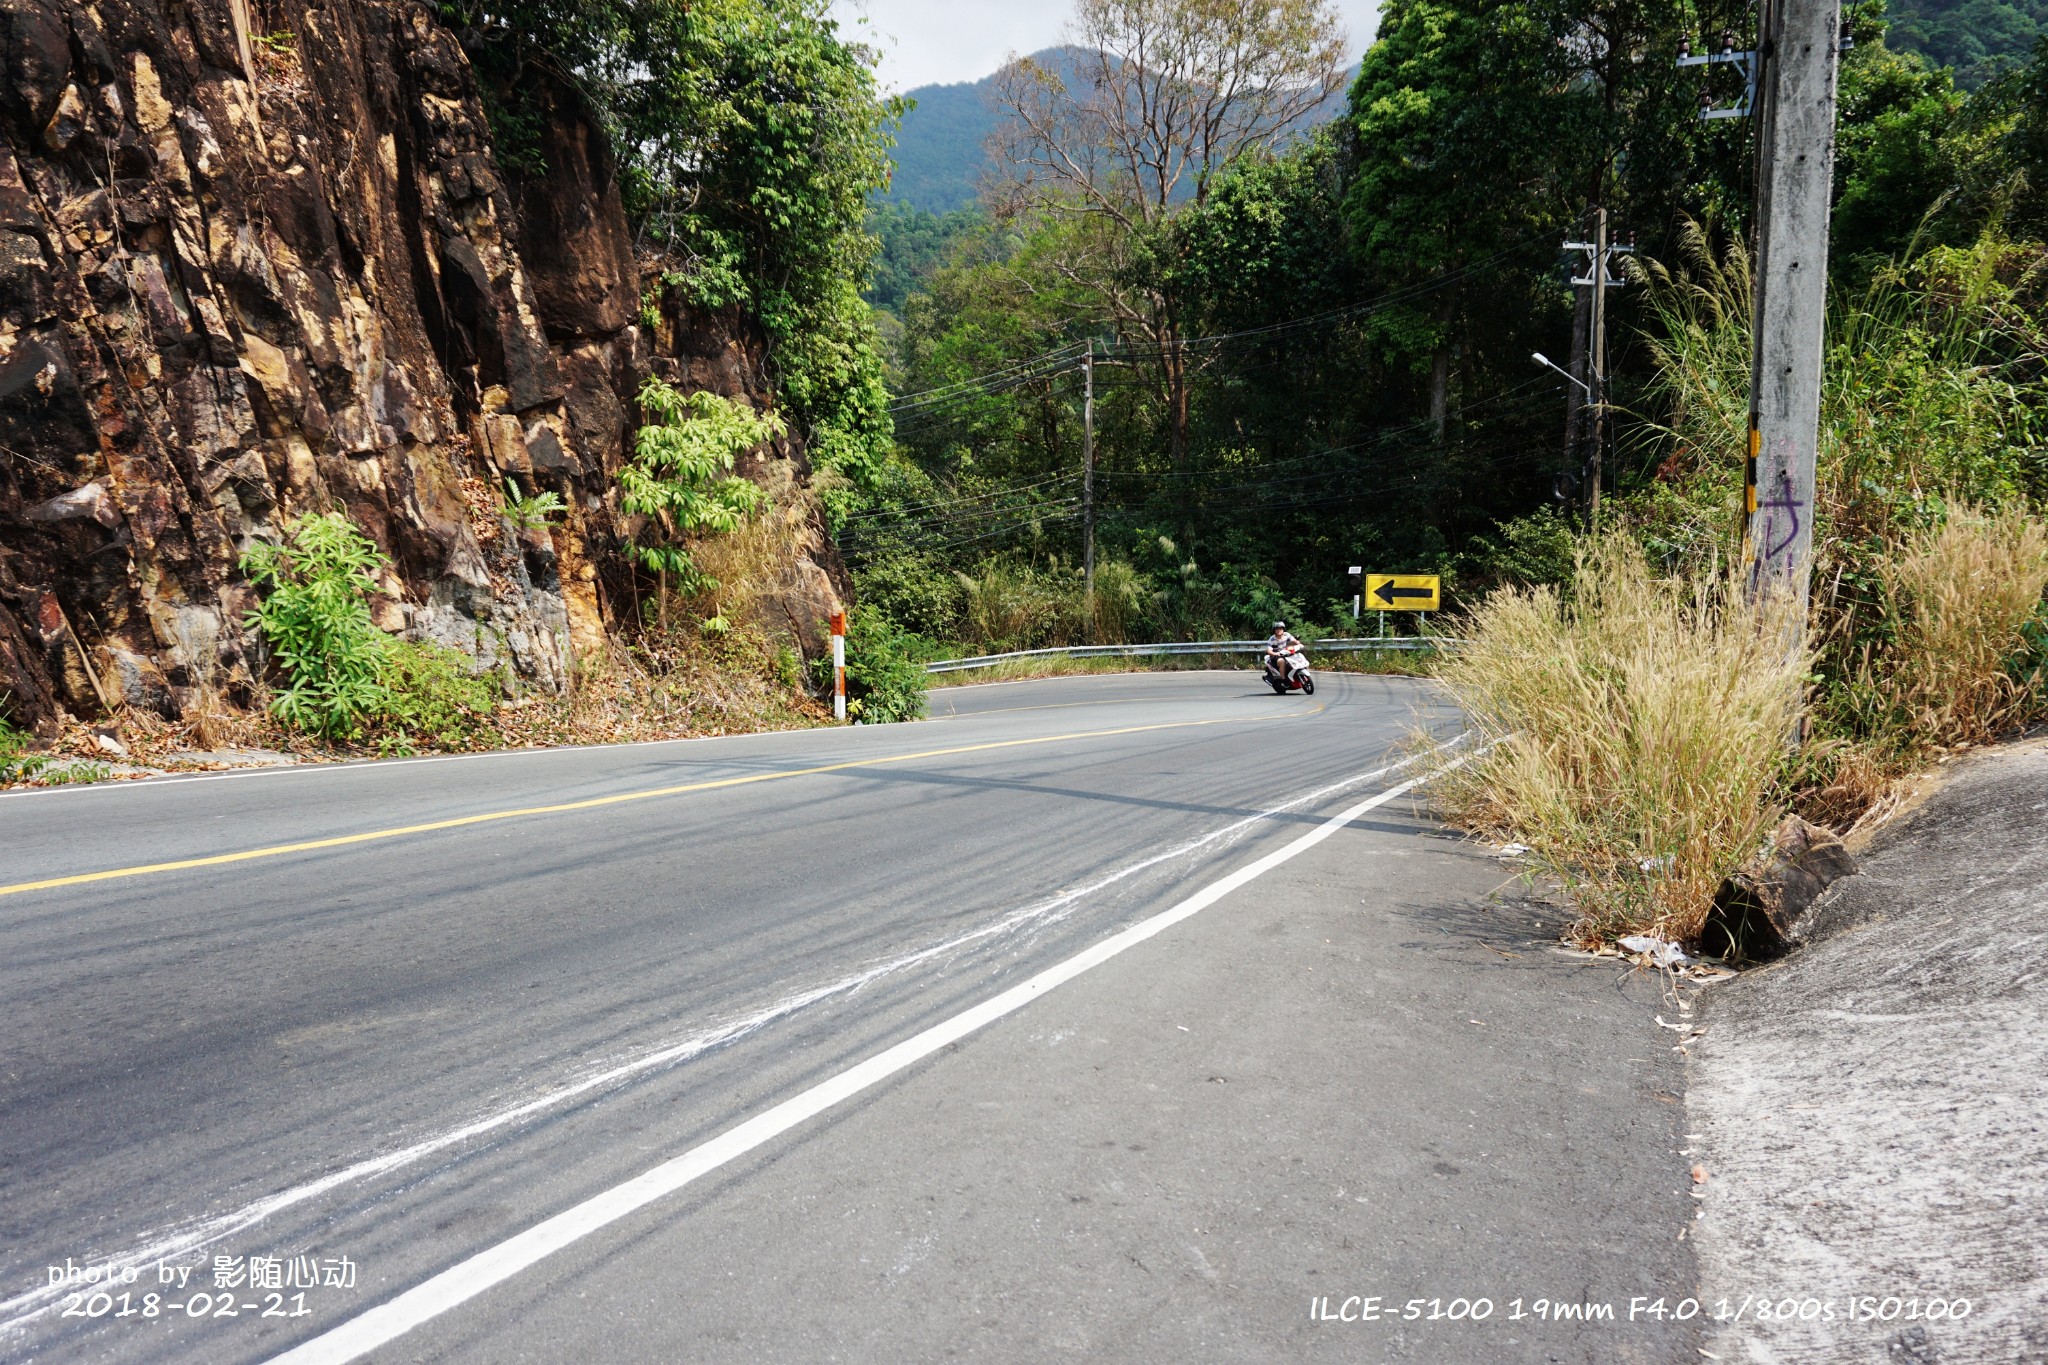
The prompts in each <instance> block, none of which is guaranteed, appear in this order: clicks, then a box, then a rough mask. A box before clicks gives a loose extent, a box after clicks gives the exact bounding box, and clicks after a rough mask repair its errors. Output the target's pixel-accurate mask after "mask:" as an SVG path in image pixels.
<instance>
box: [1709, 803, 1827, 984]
mask: <svg viewBox="0 0 2048 1365" xmlns="http://www.w3.org/2000/svg"><path fill="white" fill-rule="evenodd" d="M1855 874H1856V860H1855V858H1854V857H1852V856H1851V855H1850V853H1849V850H1848V849H1847V848H1846V847H1844V846H1843V844H1842V841H1841V840H1840V839H1837V838H1836V837H1835V836H1834V835H1832V834H1830V833H1829V832H1828V831H1826V830H1824V829H1822V828H1820V827H1819V826H1818V825H1810V824H1808V823H1807V822H1806V821H1804V820H1802V819H1800V818H1799V817H1798V816H1796V815H1791V816H1787V817H1786V818H1785V821H1784V823H1783V824H1781V825H1779V826H1778V828H1777V831H1776V832H1775V833H1774V834H1773V835H1772V836H1771V843H1770V846H1769V847H1768V848H1767V849H1766V850H1765V851H1764V852H1763V853H1762V854H1760V855H1759V856H1758V857H1756V858H1755V859H1753V860H1751V862H1750V863H1749V864H1748V865H1746V866H1745V867H1743V868H1741V869H1740V870H1738V871H1737V872H1736V873H1735V874H1734V875H1733V876H1731V877H1730V878H1729V879H1728V880H1727V881H1726V882H1724V883H1723V884H1722V886H1721V890H1720V892H1719V893H1718V894H1717V895H1716V896H1715V897H1714V908H1713V909H1712V910H1711V911H1710V912H1709V913H1708V916H1707V922H1706V926H1705V928H1703V929H1702V930H1701V931H1700V948H1701V951H1703V952H1705V953H1707V954H1708V955H1710V956H1714V957H1727V958H1731V959H1736V960H1743V959H1750V960H1759V961H1761V960H1765V959H1769V958H1774V957H1780V956H1783V955H1784V954H1785V953H1787V952H1789V951H1791V950H1792V949H1793V948H1795V947H1797V946H1798V945H1799V944H1800V943H1802V942H1803V941H1805V940H1806V938H1807V937H1808V936H1809V931H1810V929H1811V928H1812V924H1811V918H1810V914H1811V912H1812V910H1813V909H1814V905H1815V902H1817V901H1818V900H1819V899H1820V898H1821V895H1822V893H1823V892H1825V891H1826V890H1827V889H1828V887H1829V886H1831V885H1833V884H1834V883H1835V882H1837V881H1839V880H1840V879H1842V878H1843V877H1851V876H1854V875H1855Z"/></svg>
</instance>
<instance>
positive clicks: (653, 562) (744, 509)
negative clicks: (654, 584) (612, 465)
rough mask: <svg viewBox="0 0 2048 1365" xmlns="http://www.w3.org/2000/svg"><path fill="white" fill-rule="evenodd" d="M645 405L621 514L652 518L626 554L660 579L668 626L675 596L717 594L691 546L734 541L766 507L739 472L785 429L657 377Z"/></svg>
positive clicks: (622, 478)
mask: <svg viewBox="0 0 2048 1365" xmlns="http://www.w3.org/2000/svg"><path fill="white" fill-rule="evenodd" d="M639 399H640V407H641V411H642V412H643V413H644V414H645V415H646V418H647V421H646V423H645V425H643V426H642V427H641V428H640V429H639V431H638V432H636V433H634V436H633V455H632V458H631V459H630V460H628V461H627V462H626V465H625V467H624V468H623V469H621V470H620V471H619V493H620V497H619V506H620V507H621V508H622V509H624V510H625V511H626V512H627V513H629V514H631V515H634V516H642V517H646V518H647V526H646V528H645V529H644V530H643V531H642V532H641V533H640V538H639V540H638V542H637V543H635V544H631V545H628V546H627V547H626V549H627V553H629V554H631V555H632V556H633V558H634V559H635V560H637V561H638V562H639V563H640V564H641V565H642V566H643V567H645V568H648V569H651V570H653V571H654V572H655V573H657V574H659V575H660V576H661V588H660V593H661V595H660V598H659V601H658V612H657V614H658V615H660V616H661V617H662V618H663V619H664V620H665V619H666V613H667V611H668V597H669V591H670V589H671V588H674V589H675V590H676V591H679V592H681V593H683V594H685V595H689V594H694V593H699V592H703V591H707V590H710V589H714V588H716V587H717V586H718V585H717V583H716V582H715V581H712V580H710V579H708V578H706V577H705V575H704V574H702V573H700V572H699V571H698V569H697V565H696V562H695V561H694V560H692V559H691V558H690V554H689V551H688V549H687V548H686V547H685V542H686V541H687V540H688V538H689V537H691V536H696V535H705V534H729V533H731V532H733V531H735V530H737V529H739V526H740V523H741V522H743V521H745V520H746V518H747V517H749V516H751V515H752V514H753V513H754V511H755V510H756V509H758V508H759V507H760V505H761V500H762V493H761V490H760V488H759V487H758V486H756V485H755V484H753V483H752V482H750V481H748V480H746V479H741V478H735V477H733V472H732V471H733V465H734V464H735V462H736V461H737V460H738V459H739V457H740V455H741V454H743V453H744V452H746V451H748V450H751V449H753V448H754V447H755V446H757V445H760V444H761V443H762V442H764V441H768V440H772V439H773V438H774V437H776V436H778V435H780V434H781V433H782V429H783V428H782V420H781V419H780V418H778V417H776V416H775V415H774V414H773V413H769V414H766V415H764V416H756V415H755V414H754V412H753V411H752V410H751V409H750V408H748V407H747V406H746V405H745V404H743V403H738V402H735V401H733V400H732V399H730V398H720V397H719V396H718V395H717V394H715V393H690V394H685V393H682V392H680V391H679V390H677V389H675V388H674V387H672V386H670V385H668V384H666V383H663V382H662V381H661V380H660V379H656V378H652V377H650V378H649V379H648V380H647V382H646V383H645V384H642V385H641V386H640V394H639Z"/></svg>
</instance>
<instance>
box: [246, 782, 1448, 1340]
mask: <svg viewBox="0 0 2048 1365" xmlns="http://www.w3.org/2000/svg"><path fill="white" fill-rule="evenodd" d="M1469 757H1470V755H1469V754H1466V755H1460V756H1459V757H1458V758H1455V759H1453V760H1452V761H1451V762H1450V763H1449V764H1448V765H1447V767H1451V768H1454V767H1457V766H1459V765H1460V764H1462V763H1464V762H1465V761H1466V760H1467V759H1468V758H1469ZM1429 776H1430V774H1424V775H1423V776H1422V777H1417V778H1411V779H1410V780H1408V781H1406V782H1403V783H1401V784H1399V785H1398V786H1394V787H1390V788H1388V789H1387V790H1386V791H1383V792H1380V793H1379V794H1378V795H1376V796H1371V797H1368V798H1366V799H1365V800H1363V801H1360V802H1359V803H1358V804H1356V805H1354V806H1352V807H1350V808H1349V809H1347V810H1344V811H1340V812H1338V813H1337V814H1336V815H1333V816H1331V817H1330V818H1329V819H1328V820H1325V821H1324V822H1323V823H1322V824H1321V825H1318V826H1317V827H1316V828H1315V829H1313V830H1310V831H1309V832H1308V833H1307V834H1304V835H1302V836H1301V837H1300V838H1298V839H1296V840H1294V841H1293V842H1292V843H1290V844H1288V845H1286V846H1285V847H1283V848H1279V849H1276V850H1274V851H1273V852H1271V853H1268V854H1266V855H1265V856H1264V857H1262V858H1259V859H1257V860H1256V861H1254V862H1251V863H1247V864H1246V865H1245V866H1243V867H1241V868H1239V869H1238V870H1237V871H1235V872H1233V873H1231V874H1230V875H1228V876H1226V877H1223V878H1221V879H1220V880H1218V881H1214V882H1211V883H1210V884H1209V885H1208V886H1206V887H1204V888H1203V889H1202V890H1200V891H1197V892H1196V893H1195V894H1194V895H1192V896H1189V897H1187V898H1186V899H1185V900H1182V901H1180V902H1179V903H1178V904H1176V905H1174V906H1172V907H1170V908H1169V909H1166V910H1162V911H1160V912H1159V913H1158V914H1156V915H1154V916H1152V917H1151V918H1150V919H1146V920H1141V921H1139V922H1138V923H1137V924H1134V925H1132V926H1131V927H1130V928H1128V929H1125V930H1123V931H1122V932H1120V933H1117V934H1114V935H1112V936H1110V937H1109V938H1106V939H1104V940H1102V941H1101V942H1100V943H1097V944H1096V945H1094V946H1093V947H1091V948H1085V949H1083V950H1082V951H1080V952H1078V953H1076V954H1074V956H1072V957H1070V958H1068V959H1067V960H1066V961H1064V962H1062V963H1060V964H1058V965H1057V966H1054V967H1048V968H1047V969H1046V970H1044V971H1042V972H1040V973H1038V974H1037V975H1036V976H1033V977H1031V978H1030V979H1029V980H1027V981H1024V982H1022V983H1021V984H1019V985H1016V986H1013V987H1011V988H1010V989H1009V990H1006V991H1004V992H1003V993H1002V994H1000V995H998V996H995V997H994V998H992V999H989V1000H986V1001H983V1002H982V1003H981V1004H979V1005H975V1006H973V1007H972V1008H970V1009H967V1010H964V1011H962V1012H961V1013H959V1014H956V1015H954V1016H953V1017H952V1018H950V1019H947V1020H945V1021H944V1022H942V1023H938V1024H934V1025H933V1026H932V1027H930V1028H928V1029H926V1030H924V1031H923V1032H922V1033H919V1034H916V1035H915V1036H913V1037H910V1038H906V1039H904V1040H903V1041H902V1042H900V1043H898V1044H896V1045H895V1046H894V1047H891V1048H889V1049H887V1050H885V1051H883V1052H880V1053H878V1054H876V1055H875V1056H873V1057H870V1058H868V1059H867V1060H866V1061H864V1062H861V1063H859V1064H857V1065H855V1066H853V1067H851V1068H849V1069H848V1070H845V1071H842V1072H840V1073H839V1074H838V1075H836V1076H834V1077H832V1078H831V1079H829V1080H826V1081H821V1082H820V1083H818V1084H817V1085H814V1086H812V1087H811V1088H810V1089H808V1090H805V1091H804V1092H802V1093H801V1094H799V1095H796V1096H794V1097H792V1098H790V1099H787V1100H784V1101H783V1102H782V1103H780V1104H778V1105H776V1106H775V1107H774V1108H772V1109H769V1110H767V1111H766V1112H764V1113H762V1114H759V1115H757V1116H756V1117H754V1118H751V1119H748V1120H747V1121H746V1122H744V1123H741V1124H739V1125H738V1126H737V1127H734V1128H731V1129H728V1130H727V1131H725V1132H724V1133H721V1134H720V1135H719V1136H717V1137H715V1138H712V1139H711V1140H710V1141H708V1142H705V1143H702V1144H700V1145H698V1146H696V1147H693V1148H691V1149H690V1150H689V1151H687V1152H685V1153H683V1154H682V1155H681V1156H678V1157H675V1158H674V1159H672V1160H669V1161H665V1162H663V1163H662V1164H661V1165H659V1166H656V1167H654V1168H653V1169H651V1170H649V1171H646V1172H644V1173H642V1174H641V1175H638V1176H636V1177H634V1178H633V1179H631V1180H628V1181H626V1182H625V1183H623V1184H620V1185H615V1186H613V1187H612V1188H611V1189H609V1190H606V1191H605V1192H604V1193H602V1194H598V1195H594V1196H592V1197H591V1198H589V1199H586V1200H584V1201H583V1202H582V1203H580V1204H577V1205H576V1206H574V1207H573V1208H570V1209H566V1210H564V1211H563V1212H561V1213H558V1214H556V1215H554V1216H553V1217H552V1218H548V1219H545V1220H543V1221H542V1222H540V1223H536V1224H535V1225H534V1226H533V1227H530V1228H528V1229H527V1230H526V1231H524V1232H522V1233H519V1234H517V1235H516V1236H513V1237H510V1238H507V1239H506V1240H505V1241H502V1242H500V1243H498V1244H497V1245H496V1246H494V1247H489V1248H487V1249H485V1250H483V1251H480V1252H478V1253H477V1254H476V1255H474V1256H471V1257H470V1258H469V1259H468V1260H465V1261H462V1262H459V1263H458V1264H456V1265H454V1266H451V1267H449V1268H448V1269H447V1270H444V1271H442V1272H441V1273H440V1274H438V1275H435V1276H433V1277H432V1278H430V1279H428V1280H426V1281H424V1282H422V1283H420V1284H418V1285H415V1286H414V1287H413V1288H411V1289H408V1290H406V1291H405V1292H404V1293H402V1294H400V1295H399V1296H398V1297H397V1298H394V1299H392V1300H390V1301H389V1302H387V1303H383V1304H380V1305H378V1306H377V1307H375V1308H372V1309H370V1310H369V1311H367V1312H365V1313H362V1314H360V1315H358V1316H357V1317H355V1318H352V1319H350V1320H349V1321H348V1322H345V1323H343V1324H342V1325H341V1326H339V1327H335V1328H332V1329H330V1330H329V1331H326V1332H323V1333H321V1334H320V1335H319V1336H317V1337H314V1338H313V1339H311V1340H310V1341H306V1342H303V1343H301V1344H300V1345H298V1346H295V1347H293V1348H292V1349H291V1350H289V1351H286V1352H284V1353H283V1354H282V1355H279V1356H275V1357H273V1358H272V1365H344V1362H347V1361H352V1360H356V1359H359V1358H360V1357H362V1356H363V1355H365V1354H366V1353H368V1352H370V1351H374V1350H376V1349H377V1348H378V1347H379V1346H383V1345H385V1344H387V1343H389V1342H392V1341H395V1340H397V1339H398V1338H399V1337H401V1336H403V1335H405V1334H406V1333H407V1332H410V1331H411V1330H412V1329H413V1328H415V1327H418V1326H420V1325H421V1324H423V1323H426V1322H430V1321H432V1320H433V1319H435V1318H437V1317H439V1316H440V1315H441V1314H443V1313H446V1312H448V1311H449V1310H450V1309H452V1308H455V1307H458V1306H459V1305H461V1304H464V1303H467V1302H468V1301H469V1300H471V1299H473V1298H475V1297H476V1296H477V1295H479V1294H481V1293H483V1292H484V1291H485V1290H487V1289H490V1288H491V1287H492V1286H494V1285H497V1284H501V1283H503V1282H504V1281H506V1280H508V1279H511V1278H512V1277H513V1276H514V1275H517V1274H518V1273H519V1272H520V1271H522V1270H526V1269H528V1268H529V1267H531V1266H534V1265H536V1264H538V1263H539V1262H541V1261H543V1260H545V1259H547V1258H548V1257H549V1256H552V1255H554V1254H555V1253H556V1252H558V1251H561V1250H563V1249H564V1248H566V1247H569V1246H572V1245H574V1244H575V1243H576V1242H579V1241H581V1240H582V1239H583V1238H585V1237H588V1236H590V1235H591V1234H592V1233H594V1232H597V1231H599V1230H601V1229H603V1228H605V1227H608V1226H610V1225H611V1224H612V1223H615V1222H617V1221H618V1220H619V1219H621V1218H624V1217H626V1216H627V1215H628V1214H630V1213H633V1212H635V1211H636V1210H638V1209H642V1208H645V1207H646V1206H647V1205H649V1204H651V1203H653V1202H655V1201H656V1200H658V1199H662V1198H665V1197H667V1196H668V1195H671V1194H674V1193H675V1192H676V1191H677V1190H680V1189H682V1188H683V1187H684V1186H686V1185H688V1184H690V1183H691V1182H693V1181H695V1180H698V1179H701V1178H702V1177H704V1176H706V1175H709V1174H710V1173H711V1172H713V1171H715V1170H717V1169H718V1168H719V1167H721V1166H724V1165H726V1164H727V1163H728V1162H731V1161H734V1160H736V1159H738V1158H740V1157H742V1156H745V1155H746V1154H747V1153H749V1152H751V1151H753V1150H754V1149H755V1148H757V1147H759V1146H761V1145H763V1144H764V1143H767V1142H770V1141H772V1140H773V1139H775V1138H777V1137H780V1136H781V1135H782V1134H784V1133H786V1132H788V1131H789V1130H790V1129H792V1128H795V1127H796V1126H797V1125H799V1124H801V1123H803V1122H805V1121H806V1120H807V1119H811V1118H814V1117H816V1116H817V1115H819V1114H821V1113H823V1112H825V1111H826V1110H828V1109H831V1108H833V1107H834V1106H836V1105H839V1104H841V1103H844V1102H845V1101H846V1100H848V1099H851V1098H852V1097H853V1096H855V1095H857V1094H859V1093H860V1092H861V1091H863V1090H866V1089H868V1088H869V1087H871V1086H874V1085H877V1084H879V1083H881V1082H882V1081H885V1080H887V1079H888V1078H889V1077H891V1076H893V1075H895V1074H896V1073H897V1072H899V1071H902V1070H904V1069H905V1068H907V1067H909V1066H911V1065H913V1064H914V1063H916V1062H919V1061H922V1060H923V1059H924V1058H926V1057H929V1056H931V1055H932V1054H933V1053H935V1052H937V1051H939V1050H940V1049H942V1048H945V1047H947V1046H949V1045H951V1044H953V1043H955V1042H958V1041H959V1040H960V1039H962V1038H964V1037H966V1036H967V1035H968V1034H971V1033H974V1032H976V1031H977V1030H979V1029H982V1028H985V1027H986V1026H988V1025H989V1024H992V1023H994V1022H995V1021H996V1020H998V1019H1001V1018H1003V1017H1004V1016H1005V1015H1008V1014H1012V1013H1014V1012H1016V1011H1017V1010H1020V1009H1022V1008H1023V1007H1024V1006H1026V1005H1028V1004H1030V1003H1031V1002H1032V1001H1034V1000H1036V999H1038V998H1039V997H1040V996H1042V995H1044V994H1046V993H1047V992H1048V991H1051V990H1053V989H1054V988H1055V987H1058V986H1061V985H1063V984H1065V983H1066V982H1069V981H1072V980H1073V979H1074V978H1075V977H1077V976H1080V975H1081V974H1082V973H1084V972H1087V971H1089V970H1091V969H1093V968H1095V967H1099V966H1101V965H1102V964H1103V963H1105V962H1107V961H1109V960H1110V959H1111V958H1113V957H1116V956H1118V955H1119V954H1121V953H1123V952H1125V951H1126V950H1128V949H1130V948H1134V947H1136V946H1137V945H1138V944H1140V943H1143V942H1145V941H1146V940H1147V939H1150V938H1153V937H1155V936H1156V935H1158V934H1160V933H1163V932H1165V931H1166V930H1167V929H1170V928H1172V927H1173V926H1174V925H1176V924H1179V923H1180V922H1181V921H1182V920H1185V919H1189V918H1192V917H1193V916H1194V915H1197V914H1199V913H1200V912H1201V911H1203V910H1205V909H1207V908H1208V907H1210V906H1212V905H1214V904H1215V903H1216V902H1217V901H1219V900H1222V899H1223V898H1224V897H1225V896H1227V895H1229V894H1230V893H1231V892H1233V891H1236V890H1238V889H1240V888H1242V887H1244V886H1246V885H1248V884H1249V883H1251V882H1253V881H1256V880H1257V879H1258V878H1259V877H1261V876H1264V875H1265V874H1266V873H1268V872H1270V871H1272V870H1273V869H1274V868H1276V867H1279V866H1280V865H1281V864H1283V863H1286V862H1288V861H1290V860H1292V859H1294V858H1295V857H1298V856H1299V855H1300V854H1302V853H1305V852H1307V851H1308V850H1309V849H1311V848H1313V847H1315V846H1316V845H1317V844H1319V843H1321V842H1323V840H1325V839H1327V838H1329V837H1330V836H1331V835H1332V834H1335V833H1336V832H1337V831H1338V830H1340V829H1342V828H1344V827H1345V826H1346V825H1348V824H1350V823H1351V822H1352V821H1353V820H1356V819H1357V818H1358V817H1359V816H1361V815H1364V814H1365V813H1366V812H1367V811H1369V810H1372V809H1374V808H1376V807H1379V806H1383V805H1385V804H1386V803H1387V802H1389V801H1392V800H1394V799H1395V798H1396V797H1399V796H1402V795H1404V794H1405V793H1407V792H1409V791H1411V790H1413V789H1414V788H1415V787H1416V786H1417V785H1419V784H1420V783H1422V782H1424V781H1426V780H1427V779H1428V777H1429Z"/></svg>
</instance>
